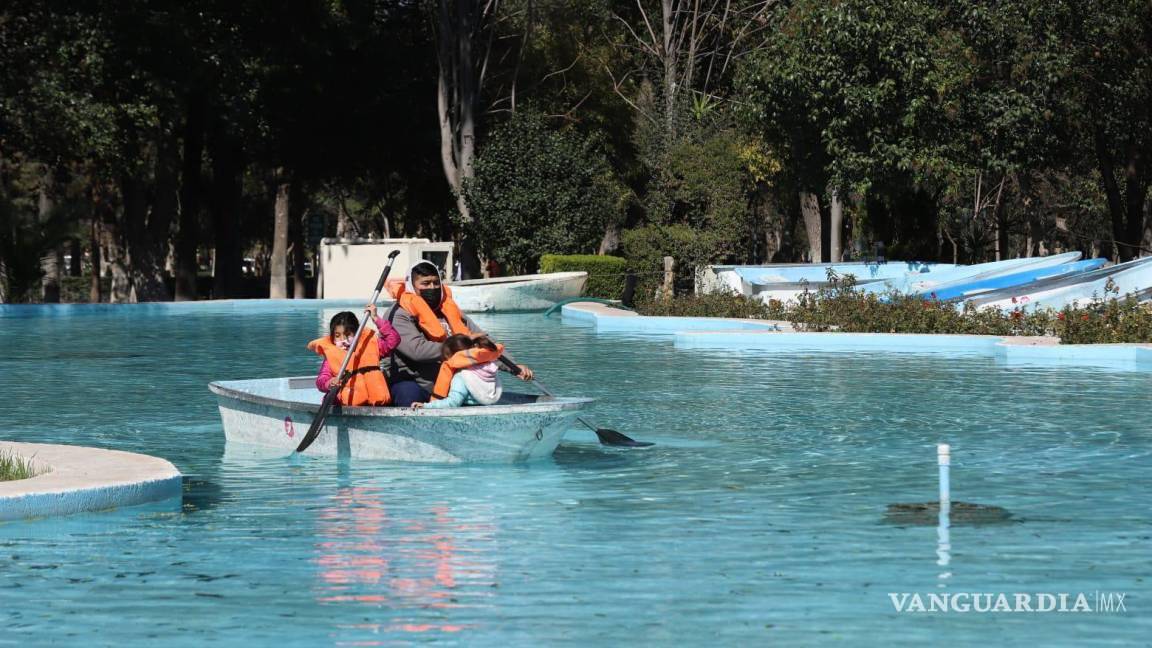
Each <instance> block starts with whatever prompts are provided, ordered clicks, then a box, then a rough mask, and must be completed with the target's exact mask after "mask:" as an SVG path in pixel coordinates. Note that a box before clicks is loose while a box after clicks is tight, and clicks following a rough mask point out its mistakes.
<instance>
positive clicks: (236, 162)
mask: <svg viewBox="0 0 1152 648" xmlns="http://www.w3.org/2000/svg"><path fill="white" fill-rule="evenodd" d="M208 153H209V155H211V157H212V191H211V193H210V197H209V202H210V204H209V205H208V209H209V212H210V213H211V217H212V240H213V245H214V250H215V251H214V254H213V258H214V262H213V266H212V297H213V299H228V298H230V297H237V296H238V295H239V287H240V276H241V267H242V261H243V251H242V250H241V249H240V241H239V230H240V225H239V224H240V200H241V198H242V197H243V191H244V190H243V178H244V162H243V158H242V151H241V149H240V145H239V143H238V142H237V141H236V140H235V138H233V137H231V136H230V135H228V134H227V133H225V132H224V131H223V130H222V129H221V128H220V125H219V124H217V125H216V128H215V129H214V130H213V134H212V137H211V138H210V140H209V142H208Z"/></svg>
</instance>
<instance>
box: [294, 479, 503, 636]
mask: <svg viewBox="0 0 1152 648" xmlns="http://www.w3.org/2000/svg"><path fill="white" fill-rule="evenodd" d="M467 516H468V519H467V520H460V519H458V518H457V517H456V516H454V515H453V513H452V511H451V509H450V508H449V507H448V506H446V505H443V504H440V505H433V506H429V507H428V508H427V509H426V510H424V511H420V512H419V513H417V514H415V515H413V514H408V515H406V516H397V515H395V514H393V513H392V512H391V511H390V509H389V507H388V505H387V492H386V491H385V490H384V489H382V488H378V487H348V488H341V489H340V490H339V492H338V493H337V494H336V495H334V496H333V497H332V498H331V500H330V501H329V503H328V505H327V506H325V507H324V508H323V509H322V510H321V511H320V512H319V514H318V515H317V518H316V523H317V527H316V545H315V546H316V557H315V559H314V563H315V564H316V565H317V567H318V568H319V571H318V573H317V585H316V601H317V602H318V603H324V604H361V605H368V606H372V607H386V608H390V609H392V610H394V611H399V612H401V615H399V618H394V619H393V621H392V623H390V624H389V625H388V626H387V627H386V628H381V627H380V626H379V625H369V626H363V625H361V626H357V627H360V628H365V627H367V628H368V629H372V630H381V629H383V630H387V631H397V632H416V633H426V632H431V631H439V632H460V631H461V630H464V629H465V628H468V627H470V626H469V625H467V624H460V623H451V622H445V623H428V622H426V621H417V620H415V619H413V620H410V621H406V620H404V619H403V614H402V613H403V611H405V610H419V611H421V612H422V613H423V612H424V611H426V610H452V609H462V608H474V609H481V608H485V607H490V606H491V603H490V601H488V600H487V599H490V598H492V597H493V596H494V594H492V593H490V592H491V588H495V587H497V583H496V563H495V557H494V553H495V549H496V547H495V542H494V538H495V532H496V528H495V524H494V518H492V517H491V516H490V515H485V510H484V508H483V507H473V508H471V509H469V510H468V512H467ZM461 586H465V587H466V588H467V590H468V593H467V595H466V596H465V595H463V594H461V592H459V591H458V587H461ZM486 589H487V590H488V591H487V592H486V591H485V590H486ZM423 616H424V615H423V614H421V617H423Z"/></svg>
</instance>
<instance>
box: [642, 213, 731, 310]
mask: <svg viewBox="0 0 1152 648" xmlns="http://www.w3.org/2000/svg"><path fill="white" fill-rule="evenodd" d="M620 245H621V248H622V249H623V251H624V256H625V257H627V258H628V267H629V269H630V270H632V271H633V272H635V273H636V275H637V277H639V279H640V282H639V284H638V287H637V293H638V294H642V295H645V296H647V295H651V294H653V293H654V292H655V291H656V288H657V287H658V286H660V284H661V282H662V281H663V276H664V257H666V256H670V257H672V258H673V259H675V260H676V278H675V282H676V292H677V293H688V292H692V290H693V287H694V284H695V280H696V274H695V271H696V268H697V267H699V266H704V265H708V264H709V263H711V262H712V261H713V259H714V258H715V256H716V253H717V248H718V245H719V242H718V239H717V238H716V236H715V235H714V234H712V233H710V232H707V231H703V230H698V229H695V228H692V227H689V226H687V225H645V226H644V227H640V228H637V229H634V230H628V231H626V232H624V233H623V234H622V235H621V236H620Z"/></svg>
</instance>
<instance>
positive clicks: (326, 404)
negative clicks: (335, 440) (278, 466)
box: [296, 387, 340, 452]
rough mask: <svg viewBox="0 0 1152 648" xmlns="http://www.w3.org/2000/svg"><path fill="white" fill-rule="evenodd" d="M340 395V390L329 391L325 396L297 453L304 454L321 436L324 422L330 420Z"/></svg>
mask: <svg viewBox="0 0 1152 648" xmlns="http://www.w3.org/2000/svg"><path fill="white" fill-rule="evenodd" d="M339 395H340V388H339V387H336V388H334V389H329V390H328V393H327V394H324V400H323V401H321V403H320V409H319V410H318V411H317V412H316V416H315V417H314V418H313V419H312V425H310V426H308V433H307V434H305V435H304V438H303V439H301V440H300V445H298V446H296V452H304V451H305V450H307V449H308V446H310V445H312V442H313V441H315V440H316V437H318V436H320V430H321V428H323V427H324V420H325V419H327V418H328V412H330V411H332V406H333V405H335V404H336V398H337V396H339Z"/></svg>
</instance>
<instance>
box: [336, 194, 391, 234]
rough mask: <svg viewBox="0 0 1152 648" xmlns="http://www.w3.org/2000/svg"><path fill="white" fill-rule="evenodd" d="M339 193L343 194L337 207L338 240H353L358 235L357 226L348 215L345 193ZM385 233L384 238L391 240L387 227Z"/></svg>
mask: <svg viewBox="0 0 1152 648" xmlns="http://www.w3.org/2000/svg"><path fill="white" fill-rule="evenodd" d="M338 191H340V192H341V193H340V196H339V202H338V204H337V205H336V238H352V237H354V236H355V235H356V230H355V225H354V223H353V222H352V215H351V214H349V213H348V204H347V202H346V201H345V199H344V194H343V191H342V190H338ZM385 224H387V221H385ZM385 232H386V233H385V236H384V238H390V237H389V236H388V234H387V227H385Z"/></svg>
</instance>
